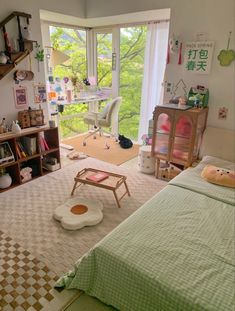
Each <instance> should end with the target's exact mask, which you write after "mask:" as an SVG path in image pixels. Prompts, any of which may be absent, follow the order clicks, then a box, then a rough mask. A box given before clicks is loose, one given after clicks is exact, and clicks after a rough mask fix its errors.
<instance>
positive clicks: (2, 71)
mask: <svg viewBox="0 0 235 311" xmlns="http://www.w3.org/2000/svg"><path fill="white" fill-rule="evenodd" d="M15 17H17V18H20V17H23V18H26V19H27V22H28V21H29V19H30V18H32V16H31V14H27V13H24V12H12V13H11V14H10V15H8V16H7V17H6V18H5V19H4V20H3V21H2V22H0V29H1V28H2V29H4V28H5V25H6V24H7V23H8V22H9V21H10V20H12V19H13V18H15ZM23 41H24V51H21V52H13V53H9V55H8V56H9V57H10V59H11V62H12V63H9V64H0V80H1V79H2V78H3V77H5V75H7V74H8V73H9V72H10V71H12V70H13V69H14V68H15V66H16V65H18V64H19V63H20V62H21V61H22V60H23V59H24V58H25V57H27V56H28V55H29V54H30V53H31V52H32V51H33V43H34V42H37V41H35V40H26V39H24V40H23Z"/></svg>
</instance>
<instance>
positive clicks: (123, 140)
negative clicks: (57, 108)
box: [118, 135, 133, 149]
mask: <svg viewBox="0 0 235 311" xmlns="http://www.w3.org/2000/svg"><path fill="white" fill-rule="evenodd" d="M118 140H119V144H120V146H121V147H122V148H123V149H128V148H131V147H132V146H133V142H132V141H131V140H130V139H129V138H127V137H125V136H124V135H119V136H118Z"/></svg>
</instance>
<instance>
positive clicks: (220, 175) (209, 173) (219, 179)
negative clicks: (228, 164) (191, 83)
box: [201, 165, 235, 188]
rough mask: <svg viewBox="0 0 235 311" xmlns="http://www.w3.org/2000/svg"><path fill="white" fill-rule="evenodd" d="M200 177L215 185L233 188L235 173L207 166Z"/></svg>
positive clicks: (234, 185) (234, 186)
mask: <svg viewBox="0 0 235 311" xmlns="http://www.w3.org/2000/svg"><path fill="white" fill-rule="evenodd" d="M201 177H202V178H204V179H205V180H206V181H208V182H211V183H213V184H216V185H220V186H225V187H231V188H235V171H231V170H227V169H224V168H220V167H216V166H214V165H207V166H205V167H204V169H203V171H202V173H201Z"/></svg>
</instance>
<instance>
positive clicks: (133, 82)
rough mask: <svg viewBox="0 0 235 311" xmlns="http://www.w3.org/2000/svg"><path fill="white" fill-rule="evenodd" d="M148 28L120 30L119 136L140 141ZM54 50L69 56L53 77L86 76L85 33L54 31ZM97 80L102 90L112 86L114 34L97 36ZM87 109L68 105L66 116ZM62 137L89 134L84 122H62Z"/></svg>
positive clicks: (76, 30) (52, 37)
mask: <svg viewBox="0 0 235 311" xmlns="http://www.w3.org/2000/svg"><path fill="white" fill-rule="evenodd" d="M146 32H147V29H146V26H138V27H129V28H122V29H120V90H119V92H120V96H122V104H121V108H120V112H119V133H121V134H124V135H126V136H128V137H130V138H132V139H137V136H138V127H139V114H140V103H141V91H142V78H143V67H144V50H145V43H146ZM51 42H52V45H53V47H54V48H56V49H58V50H60V51H61V52H64V53H66V54H68V55H69V56H70V60H69V61H67V62H66V63H65V64H62V65H59V66H56V68H55V70H54V76H55V77H59V78H61V79H63V78H64V77H66V76H67V77H69V78H71V77H73V76H74V77H75V76H76V77H77V79H78V80H79V81H82V80H83V78H84V77H86V76H87V64H86V33H85V31H83V30H78V29H68V28H61V27H51ZM97 76H98V81H97V82H98V85H99V86H109V87H110V86H112V34H110V33H107V34H101V33H100V34H97ZM86 109H87V105H68V106H66V108H65V111H64V112H63V115H69V114H75V113H79V112H85V111H86ZM60 126H61V133H62V137H63V138H65V137H69V136H73V135H76V134H77V133H82V132H85V131H87V126H86V125H85V124H84V123H83V121H82V119H81V120H78V119H77V118H76V117H75V118H72V119H70V120H66V121H61V122H60Z"/></svg>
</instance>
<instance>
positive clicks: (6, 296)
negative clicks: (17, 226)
mask: <svg viewBox="0 0 235 311" xmlns="http://www.w3.org/2000/svg"><path fill="white" fill-rule="evenodd" d="M57 279H58V278H57V276H56V275H55V274H54V272H51V271H50V270H49V269H48V267H47V266H46V265H45V264H44V263H42V262H41V261H39V260H37V259H36V258H35V257H33V256H32V255H31V254H30V253H29V252H28V251H27V250H25V249H24V248H22V247H21V246H20V245H19V244H18V243H16V242H14V241H13V240H12V239H11V238H10V237H8V236H7V235H5V234H4V233H3V232H2V231H0V310H3V311H10V310H15V311H16V310H17V311H24V310H30V311H31V310H32V311H34V310H36V311H39V310H42V308H43V306H44V305H45V303H48V302H50V301H51V300H53V299H54V297H53V295H52V294H51V293H50V291H51V289H52V288H53V286H54V284H55V281H56V280H57Z"/></svg>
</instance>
